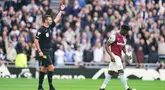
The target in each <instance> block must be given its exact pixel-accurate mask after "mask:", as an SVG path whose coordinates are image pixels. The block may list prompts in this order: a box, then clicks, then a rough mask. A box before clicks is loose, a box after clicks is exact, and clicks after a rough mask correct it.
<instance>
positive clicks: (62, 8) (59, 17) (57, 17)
mask: <svg viewBox="0 0 165 90" xmlns="http://www.w3.org/2000/svg"><path fill="white" fill-rule="evenodd" d="M64 9H65V5H64V4H62V5H61V10H60V12H59V13H58V15H57V16H56V18H55V19H54V22H55V23H58V22H59V21H60V19H61V15H62V12H63V11H64Z"/></svg>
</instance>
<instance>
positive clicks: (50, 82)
mask: <svg viewBox="0 0 165 90" xmlns="http://www.w3.org/2000/svg"><path fill="white" fill-rule="evenodd" d="M52 76H53V72H51V71H48V82H49V87H52V86H53V85H52Z"/></svg>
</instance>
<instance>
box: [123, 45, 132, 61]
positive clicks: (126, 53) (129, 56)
mask: <svg viewBox="0 0 165 90" xmlns="http://www.w3.org/2000/svg"><path fill="white" fill-rule="evenodd" d="M123 52H124V54H125V55H126V56H127V57H128V59H129V60H131V58H132V57H131V55H130V54H128V52H126V47H125V46H124V48H123Z"/></svg>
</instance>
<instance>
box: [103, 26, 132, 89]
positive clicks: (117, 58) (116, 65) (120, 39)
mask: <svg viewBox="0 0 165 90" xmlns="http://www.w3.org/2000/svg"><path fill="white" fill-rule="evenodd" d="M129 30H130V27H129V26H128V25H122V26H121V30H120V32H116V33H115V34H114V35H111V36H110V38H109V39H108V40H107V42H106V44H105V49H106V51H107V52H108V54H109V55H110V57H111V61H110V64H109V70H108V74H107V75H106V77H105V80H104V82H103V84H102V86H101V88H100V90H105V88H106V85H107V84H108V82H109V81H110V79H111V77H112V75H114V73H115V72H117V73H118V75H119V79H120V80H121V82H122V84H123V85H124V87H125V90H133V89H131V88H129V87H128V85H127V81H126V78H125V77H124V71H123V65H122V59H121V55H122V51H123V52H124V53H125V54H126V50H125V35H126V34H127V32H128V31H129ZM109 46H110V47H109Z"/></svg>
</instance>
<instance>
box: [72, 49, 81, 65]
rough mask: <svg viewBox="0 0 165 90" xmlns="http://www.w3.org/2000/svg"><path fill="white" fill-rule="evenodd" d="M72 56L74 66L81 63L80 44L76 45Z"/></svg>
mask: <svg viewBox="0 0 165 90" xmlns="http://www.w3.org/2000/svg"><path fill="white" fill-rule="evenodd" d="M73 58H74V61H75V65H76V66H82V65H83V52H82V51H81V50H80V46H77V47H76V51H75V52H74V56H73Z"/></svg>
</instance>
